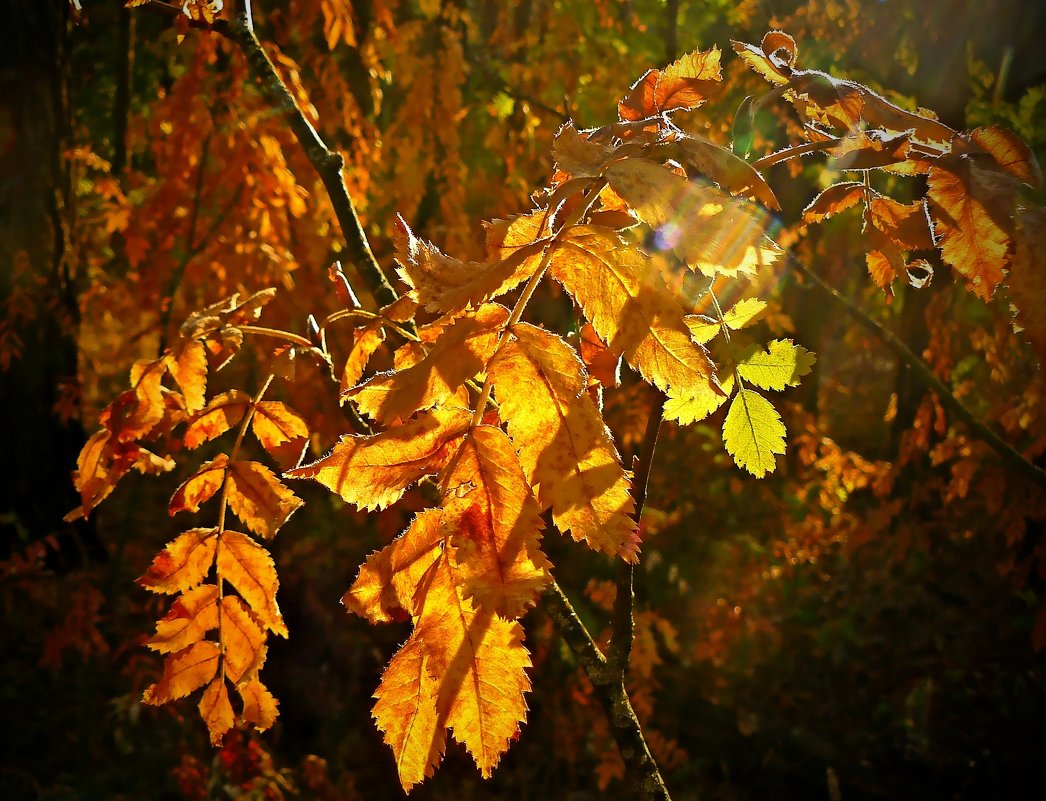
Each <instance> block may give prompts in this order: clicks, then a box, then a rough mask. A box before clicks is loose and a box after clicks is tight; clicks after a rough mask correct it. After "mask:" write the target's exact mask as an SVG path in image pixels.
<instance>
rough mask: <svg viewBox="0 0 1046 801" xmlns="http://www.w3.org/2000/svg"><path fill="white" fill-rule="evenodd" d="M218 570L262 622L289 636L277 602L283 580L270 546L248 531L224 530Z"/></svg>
mask: <svg viewBox="0 0 1046 801" xmlns="http://www.w3.org/2000/svg"><path fill="white" fill-rule="evenodd" d="M218 574H219V575H220V576H221V577H222V578H223V579H225V580H227V581H228V582H229V583H231V584H232V586H233V587H235V588H236V591H237V592H238V593H240V595H241V596H243V599H244V600H245V601H246V602H247V603H248V604H249V605H250V607H251V609H252V610H253V611H254V614H255V615H256V616H257V617H258V620H259V621H260V622H261V624H262V625H263V626H265V627H267V628H268V629H269V630H270V631H272V632H273V633H274V634H278V635H279V636H281V637H286V636H287V625H286V624H285V623H284V622H283V616H282V615H281V614H280V607H279V606H278V605H277V603H276V590H277V589H279V586H280V582H279V579H278V578H277V577H276V565H275V564H274V563H273V561H272V556H271V555H270V554H269V552H268V551H267V550H265V549H264V548H263V547H262V546H260V545H259V544H258V543H256V542H255V541H254V540H252V539H251V538H250V537H248V536H247V535H246V534H241V533H240V532H238V531H223V532H222V537H221V544H220V547H219V548H218Z"/></svg>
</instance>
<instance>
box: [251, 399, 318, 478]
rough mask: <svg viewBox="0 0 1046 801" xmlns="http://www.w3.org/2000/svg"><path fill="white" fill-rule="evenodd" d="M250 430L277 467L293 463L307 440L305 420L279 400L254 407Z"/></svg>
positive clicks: (297, 458)
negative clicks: (277, 462)
mask: <svg viewBox="0 0 1046 801" xmlns="http://www.w3.org/2000/svg"><path fill="white" fill-rule="evenodd" d="M251 431H253V432H254V436H256V437H257V438H258V441H259V442H260V443H261V444H262V447H263V448H265V450H267V451H268V452H269V453H270V454H271V455H272V456H273V457H274V458H275V459H276V460H277V461H279V462H280V463H281V464H287V463H290V464H297V463H298V460H299V459H301V455H302V453H303V452H304V450H305V445H306V444H307V442H308V439H309V427H308V425H306V423H305V419H304V418H303V417H302V416H301V415H300V414H298V413H297V412H296V411H294V410H293V409H291V408H290V407H289V406H287V405H286V404H284V403H281V402H280V401H260V402H259V403H256V404H255V406H254V416H253V417H252V418H251Z"/></svg>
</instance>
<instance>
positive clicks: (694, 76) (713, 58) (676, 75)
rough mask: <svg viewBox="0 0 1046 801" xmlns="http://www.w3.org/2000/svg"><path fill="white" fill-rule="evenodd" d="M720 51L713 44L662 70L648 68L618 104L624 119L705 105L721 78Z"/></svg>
mask: <svg viewBox="0 0 1046 801" xmlns="http://www.w3.org/2000/svg"><path fill="white" fill-rule="evenodd" d="M721 55H722V54H721V52H720V50H719V48H718V47H713V48H712V49H710V50H706V51H704V52H701V51H698V50H695V51H694V52H692V53H687V54H686V55H684V56H682V57H680V58H679V59H677V60H676V61H673V62H672V63H671V64H669V65H668V66H667V67H665V68H664V69H663V70H657V69H653V70H648V71H647V73H646V74H645V75H643V77H641V78H640V79H639V80H638V81H636V83H635V84H634V85H633V86H632V89H631V91H630V92H629V93H628V95H626V96H625V98H624V99H623V100H622V101H621V102H620V103H619V104H618V114H619V115H620V117H621V119H623V120H638V119H642V118H643V117H650V116H653V115H655V114H664V113H666V112H669V111H675V110H677V109H694V108H697V107H698V106H700V105H702V104H703V103H704V102H705V100H706V99H707V98H708V96H709V94H711V92H712V91H714V90H715V87H716V84H717V83H718V82H719V81H721V80H722V69H721V67H720V64H719V60H720V57H721Z"/></svg>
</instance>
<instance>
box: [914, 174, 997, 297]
mask: <svg viewBox="0 0 1046 801" xmlns="http://www.w3.org/2000/svg"><path fill="white" fill-rule="evenodd" d="M928 184H929V192H928V197H929V200H930V212H931V215H932V217H933V219H934V222H935V223H936V230H937V236H938V239H939V240H940V247H941V256H942V257H943V258H944V260H945V261H946V262H947V263H948V264H950V265H951V266H952V267H954V268H955V269H956V270H958V271H959V272H960V273H961V274H962V275H963V276H965V277H966V279H967V280H968V281H969V282H970V283H971V284H972V286H973V291H974V293H975V294H976V295H977V296H978V297H979V298H981V299H982V300H985V301H987V300H990V299H991V297H992V295H993V294H994V292H995V288H996V287H997V286H998V285H999V284H1000V283H1001V282H1002V279H1003V275H1004V271H1005V266H1006V262H1007V251H1008V248H1009V245H1010V236H1009V233H1008V231H1007V230H1006V229H1005V228H1003V226H1002V225H1001V224H1000V220H1001V219H1004V218H1006V217H1008V216H1010V214H1011V212H1012V205H1013V194H1012V191H1010V192H1007V191H1005V190H1001V189H1000V188H999V185H998V182H997V181H995V180H993V177H992V176H991V175H990V174H989V173H988V172H987V171H986V170H985V169H984V168H983V167H980V166H978V165H977V164H975V163H973V162H972V161H971V160H970V159H968V158H954V157H952V158H948V159H939V160H938V161H937V163H936V164H935V165H934V166H933V167H931V168H930V174H929V177H928Z"/></svg>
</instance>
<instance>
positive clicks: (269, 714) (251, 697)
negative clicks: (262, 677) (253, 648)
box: [236, 678, 279, 731]
mask: <svg viewBox="0 0 1046 801" xmlns="http://www.w3.org/2000/svg"><path fill="white" fill-rule="evenodd" d="M236 690H237V692H239V694H240V698H242V699H243V715H242V717H243V720H244V722H245V723H249V724H251V725H252V726H254V728H256V729H257V730H258V731H265V730H266V729H270V728H272V724H273V723H275V722H276V717H277V715H278V714H279V712H278V711H277V706H278V704H277V701H276V699H275V698H273V697H272V693H270V692H269V691H268V689H266V687H265V685H264V684H262V683H261V682H260V681H258V679H257V678H251V679H248V680H247V681H244V682H241V683H240V684H239V685H238V686H237V687H236Z"/></svg>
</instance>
